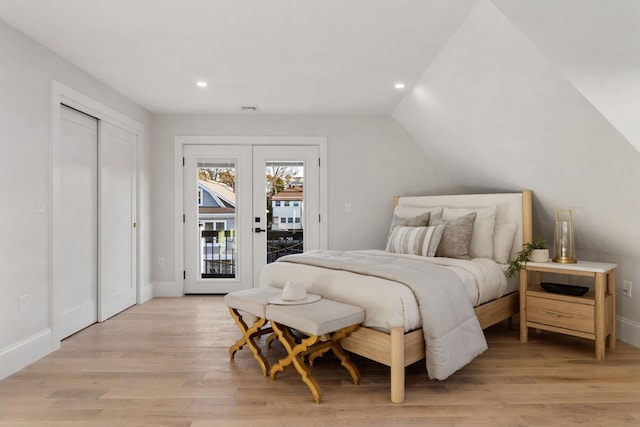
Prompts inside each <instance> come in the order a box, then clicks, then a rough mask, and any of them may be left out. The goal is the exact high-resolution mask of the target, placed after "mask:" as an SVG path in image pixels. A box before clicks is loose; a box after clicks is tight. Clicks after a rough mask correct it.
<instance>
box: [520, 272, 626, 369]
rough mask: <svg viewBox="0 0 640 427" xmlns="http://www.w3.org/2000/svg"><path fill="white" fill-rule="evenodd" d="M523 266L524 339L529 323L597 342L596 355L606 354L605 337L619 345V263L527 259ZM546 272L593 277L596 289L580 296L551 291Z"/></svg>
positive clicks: (521, 305) (521, 273)
mask: <svg viewBox="0 0 640 427" xmlns="http://www.w3.org/2000/svg"><path fill="white" fill-rule="evenodd" d="M523 267H524V268H523V269H522V270H520V341H522V342H527V340H528V338H529V327H532V328H536V329H543V330H547V331H553V332H559V333H563V334H568V335H574V336H577V337H582V338H588V339H591V340H594V341H595V342H596V359H598V360H604V358H605V338H607V336H608V337H609V339H608V345H609V347H610V348H615V346H616V268H617V265H616V264H608V263H602V262H589V261H578V262H577V263H576V264H560V263H555V262H527V263H526V264H525V265H524V266H523ZM543 273H558V274H567V275H570V276H586V277H593V278H594V280H595V289H594V290H590V291H589V292H587V293H586V294H585V295H583V296H580V297H577V296H570V295H562V294H556V293H551V292H547V291H545V290H544V289H542V287H541V286H540V282H542V276H543Z"/></svg>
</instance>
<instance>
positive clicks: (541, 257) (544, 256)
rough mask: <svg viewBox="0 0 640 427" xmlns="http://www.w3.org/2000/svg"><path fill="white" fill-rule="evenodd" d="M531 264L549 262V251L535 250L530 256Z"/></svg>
mask: <svg viewBox="0 0 640 427" xmlns="http://www.w3.org/2000/svg"><path fill="white" fill-rule="evenodd" d="M529 261H531V262H547V261H549V249H534V250H532V251H531V254H530V255H529Z"/></svg>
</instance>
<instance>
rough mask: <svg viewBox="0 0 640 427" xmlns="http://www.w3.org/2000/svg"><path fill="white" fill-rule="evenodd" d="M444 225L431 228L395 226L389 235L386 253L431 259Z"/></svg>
mask: <svg viewBox="0 0 640 427" xmlns="http://www.w3.org/2000/svg"><path fill="white" fill-rule="evenodd" d="M443 230H444V225H435V226H431V227H405V226H401V225H399V226H396V227H395V228H394V229H393V230H392V231H391V234H389V240H388V241H387V251H388V252H393V253H397V254H411V255H422V256H428V257H432V256H434V255H435V253H436V249H437V248H438V244H440V239H441V238H442V231H443Z"/></svg>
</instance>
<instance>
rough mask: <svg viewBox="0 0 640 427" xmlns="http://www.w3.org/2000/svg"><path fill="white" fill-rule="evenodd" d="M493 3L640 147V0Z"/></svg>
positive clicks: (500, 1) (603, 113)
mask: <svg viewBox="0 0 640 427" xmlns="http://www.w3.org/2000/svg"><path fill="white" fill-rule="evenodd" d="M493 3H494V4H495V5H496V6H497V7H498V9H500V11H501V12H502V13H503V14H504V15H505V16H506V17H507V18H509V19H510V20H511V22H512V23H514V24H515V25H516V26H517V27H518V30H519V31H521V32H522V33H523V34H524V35H525V36H526V37H527V39H528V40H529V41H530V42H532V43H533V44H534V45H535V46H536V47H537V48H538V49H539V50H540V51H541V52H543V54H544V56H545V58H547V59H548V60H549V61H550V63H551V64H552V65H553V67H554V68H555V69H556V70H557V71H558V72H559V73H560V74H561V75H562V76H563V77H564V78H565V79H567V81H568V82H570V83H571V85H572V86H573V87H575V88H576V89H577V90H578V91H580V93H581V94H582V95H583V96H584V97H585V98H587V100H589V102H591V104H592V105H593V106H594V107H595V108H596V109H597V110H598V111H599V112H600V113H601V114H602V115H603V116H604V117H606V118H607V120H609V121H610V122H611V124H612V125H613V126H614V127H615V128H616V129H617V130H618V131H619V132H620V133H621V134H622V135H624V136H625V138H627V140H629V142H631V143H632V144H633V145H634V146H635V147H636V149H638V150H640V2H638V1H637V0H627V1H606V2H605V1H598V0H596V1H594V0H587V1H583V0H581V1H557V0H527V1H510V0H493Z"/></svg>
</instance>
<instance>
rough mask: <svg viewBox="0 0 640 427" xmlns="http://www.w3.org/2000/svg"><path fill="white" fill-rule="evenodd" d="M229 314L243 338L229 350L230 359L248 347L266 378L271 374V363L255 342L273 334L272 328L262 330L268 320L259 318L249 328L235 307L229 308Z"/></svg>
mask: <svg viewBox="0 0 640 427" xmlns="http://www.w3.org/2000/svg"><path fill="white" fill-rule="evenodd" d="M229 313H230V314H231V317H233V319H234V320H235V322H236V325H238V328H240V331H242V338H240V339H239V340H238V341H236V343H235V344H233V345H232V346H231V347H230V348H229V358H230V359H232V360H233V358H234V356H235V354H236V353H237V352H238V351H239V350H241V349H242V347H243V346H245V345H246V346H247V347H249V350H251V353H252V354H253V358H254V359H256V362H258V366H260V369H261V370H262V374H263V375H264V376H265V377H266V376H267V375H268V374H269V362H268V361H267V358H266V357H264V355H263V354H262V352H261V351H260V347H258V346H257V345H256V343H255V341H254V340H255V339H256V338H257V337H260V336H262V335H264V334H268V333H270V332H272V328H264V329H263V328H262V327H263V326H264V325H265V324H266V323H267V319H265V318H262V317H259V318H258V320H256V321H255V322H254V323H253V325H251V327H248V326H247V324H246V323H245V321H244V320H243V319H242V315H241V314H240V313H239V312H238V310H236V309H235V308H233V307H229Z"/></svg>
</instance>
